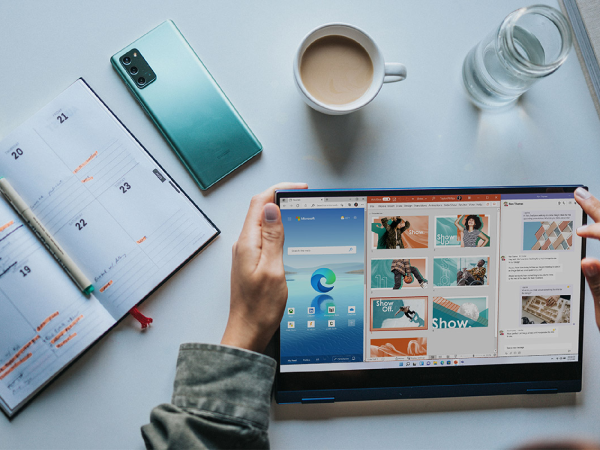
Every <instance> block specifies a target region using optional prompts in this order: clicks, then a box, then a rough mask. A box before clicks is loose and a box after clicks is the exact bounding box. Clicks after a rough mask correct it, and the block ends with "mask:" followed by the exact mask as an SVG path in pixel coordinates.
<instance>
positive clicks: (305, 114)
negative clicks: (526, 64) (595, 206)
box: [0, 0, 600, 449]
mask: <svg viewBox="0 0 600 450" xmlns="http://www.w3.org/2000/svg"><path fill="white" fill-rule="evenodd" d="M531 3H533V2H531V1H527V0H525V1H517V0H505V1H502V2H493V1H491V0H488V1H481V0H470V1H445V0H436V1H433V0H427V1H412V2H408V1H398V0H391V1H379V0H375V1H348V0H339V1H337V0H336V1H332V0H326V1H323V0H303V1H301V2H292V1H275V0H273V1H266V0H255V1H252V2H249V1H233V0H226V1H223V0H221V1H188V2H185V1H173V2H165V1H159V0H148V1H146V2H140V1H122V0H118V1H117V0H110V1H109V0H107V1H103V2H80V1H76V0H70V1H68V0H64V1H60V2H2V3H1V4H0V135H1V136H3V135H6V134H7V133H8V132H9V131H10V130H12V129H13V128H15V127H16V126H17V125H18V124H20V123H21V122H22V121H24V120H25V119H27V118H28V117H29V116H30V115H31V114H33V113H35V112H36V111H37V110H38V109H39V108H41V107H42V106H44V105H45V104H46V103H47V102H48V101H49V100H51V99H52V98H53V97H54V96H56V95H57V94H58V93H59V92H61V91H62V90H63V89H64V88H66V87H67V86H68V85H69V84H71V83H72V82H73V81H74V80H75V79H76V78H78V77H80V76H83V77H84V78H85V79H86V80H87V81H88V82H89V83H90V85H91V86H92V87H93V88H94V89H95V90H96V92H98V94H99V95H100V96H101V97H102V98H103V99H104V101H105V102H106V103H107V104H108V105H109V106H110V107H111V108H112V109H113V111H114V112H115V113H116V114H117V115H118V116H119V117H120V118H121V120H123V122H124V123H125V124H126V125H127V126H128V127H129V128H130V130H131V131H132V132H133V133H134V134H135V135H136V136H137V137H138V138H139V139H140V140H141V141H142V142H143V144H144V145H145V146H146V147H147V148H148V149H149V150H150V151H151V152H152V153H153V154H154V156H155V157H156V158H157V159H158V160H159V161H160V163H161V164H163V165H164V167H165V168H166V170H167V171H168V172H169V173H170V174H171V175H172V176H173V177H175V178H176V179H177V180H178V182H179V183H180V184H181V185H182V187H183V188H184V189H185V190H186V191H187V192H188V193H189V194H190V195H191V196H192V198H193V199H194V200H195V201H196V202H197V203H198V205H199V206H200V207H201V208H203V209H204V211H205V212H206V213H207V214H208V215H209V216H210V217H211V218H212V219H213V220H214V221H215V223H216V224H217V225H218V226H219V227H220V228H221V230H222V231H223V234H222V236H221V237H219V239H218V240H217V241H216V242H215V243H213V244H212V245H211V246H210V247H209V248H208V249H206V251H205V252H204V253H203V254H201V255H199V256H198V257H197V258H196V259H195V260H193V261H192V262H191V263H189V264H188V265H187V267H185V269H184V270H183V271H181V273H179V274H178V275H177V276H175V277H174V278H173V279H172V280H170V281H169V282H168V283H167V284H166V285H165V286H163V287H162V288H161V289H160V290H159V291H158V292H157V293H155V294H154V295H153V296H152V297H151V298H150V299H149V300H147V301H146V303H145V304H144V305H143V307H142V310H143V311H144V312H145V313H147V314H148V315H149V316H151V317H153V318H154V320H155V322H154V324H153V326H152V328H151V329H150V330H148V331H147V332H145V333H141V332H140V331H139V326H138V325H136V323H134V321H133V320H132V319H127V320H125V321H124V322H123V323H121V324H120V325H119V326H118V327H117V328H116V329H115V330H114V331H112V332H111V333H110V334H109V335H108V336H107V337H106V338H105V339H104V340H103V341H102V342H101V343H100V344H98V345H96V347H95V348H94V349H92V350H91V351H89V352H88V353H87V354H86V355H85V356H84V357H83V358H81V359H80V360H79V361H78V362H77V363H76V364H74V365H73V367H71V368H70V369H69V370H68V371H67V373H65V374H64V375H63V376H61V377H60V378H59V379H58V380H57V381H55V382H54V383H53V384H52V385H51V386H50V387H49V388H48V389H46V390H45V391H44V392H43V393H42V394H41V395H40V396H39V397H38V398H37V399H36V400H35V401H34V402H33V403H32V404H31V405H29V406H28V407H27V408H26V409H25V410H24V411H23V412H22V413H21V414H20V415H19V416H18V417H17V418H16V419H15V420H13V421H12V422H9V421H8V420H6V419H5V418H4V417H1V416H0V448H28V449H31V448H73V449H82V448H86V449H87V448H141V447H142V446H143V442H142V439H141V436H140V432H139V427H140V425H142V424H144V423H146V421H147V420H148V416H149V412H150V409H151V408H152V407H153V406H154V405H156V404H158V403H161V402H167V401H169V400H170V396H171V386H172V381H173V375H174V372H175V360H176V356H177V349H178V345H179V343H181V342H186V341H204V342H218V341H219V340H220V337H221V334H222V332H223V330H224V328H225V323H226V320H227V314H228V309H229V269H230V258H231V257H230V255H231V251H230V250H231V246H232V244H233V243H234V241H235V240H236V238H237V236H238V234H239V232H240V229H241V226H242V221H243V219H244V217H245V213H246V210H247V206H248V203H249V201H250V197H251V196H252V194H254V193H256V192H259V191H262V190H264V189H265V188H266V187H268V186H270V185H272V184H274V183H276V182H278V181H281V180H290V181H306V182H308V183H309V185H310V186H311V187H314V188H335V187H339V188H342V187H404V186H457V185H463V186H464V185H516V184H544V183H557V184H567V183H585V184H588V185H589V186H590V188H591V190H592V192H594V193H596V194H600V170H599V169H600V123H599V120H598V116H597V114H596V111H595V109H594V105H593V103H592V100H591V98H590V95H589V92H588V88H587V86H586V84H585V81H584V77H583V74H582V71H581V68H580V66H579V62H578V60H577V57H576V54H575V52H574V51H573V52H572V53H571V55H570V57H569V60H568V61H567V62H566V64H565V65H564V67H562V68H561V69H560V70H559V71H558V72H557V73H556V74H554V75H552V76H551V77H549V78H548V79H546V80H543V81H541V82H540V83H539V84H537V85H536V86H535V87H534V88H533V89H531V91H530V92H529V93H527V94H526V95H525V97H524V98H523V99H522V102H521V103H520V104H519V106H518V107H516V108H515V109H513V110H512V111H510V112H508V113H504V114H501V115H486V114H480V113H479V112H478V111H477V110H476V109H475V108H473V107H472V106H471V105H470V104H469V103H468V101H467V100H466V98H465V97H464V95H463V92H462V85H461V83H462V81H461V65H462V61H463V58H464V56H465V55H466V54H467V52H468V51H469V50H470V48H471V47H472V46H473V45H475V43H476V42H478V41H479V40H480V39H481V38H482V37H483V36H484V35H485V34H486V33H487V32H489V31H490V30H491V29H492V28H493V27H495V26H497V25H498V24H499V23H500V21H501V20H502V19H503V18H504V17H505V16H506V15H507V14H508V13H509V12H511V11H512V10H514V9H516V8H518V7H521V6H525V5H527V4H531ZM542 3H543V2H542ZM549 3H550V4H552V5H554V6H556V7H558V4H557V3H556V2H555V1H551V2H549ZM167 18H171V19H173V20H174V21H175V23H176V24H177V25H178V26H179V28H180V29H181V31H182V32H183V34H184V35H185V36H186V37H187V39H188V40H189V42H190V43H191V45H192V46H193V47H194V48H195V49H196V51H197V52H198V54H199V55H200V57H201V58H202V59H203V61H204V62H205V63H206V65H207V66H208V68H209V69H210V71H211V72H212V73H213V75H214V76H215V78H216V79H217V80H218V81H219V83H220V84H221V86H222V87H223V89H224V90H225V92H226V93H227V94H228V96H229V97H230V98H231V100H232V101H233V103H234V104H235V105H236V107H237V108H238V109H239V111H240V113H241V114H242V116H243V117H244V118H245V119H246V121H247V122H248V124H249V125H250V127H251V128H252V129H253V131H254V132H255V133H256V135H257V136H258V138H259V139H260V140H261V142H262V143H263V145H264V154H263V155H262V157H261V158H260V159H258V160H256V161H255V162H253V163H251V164H249V165H248V166H247V167H246V168H245V169H243V170H242V171H240V172H238V173H236V174H235V175H233V176H230V177H228V178H227V179H226V180H225V181H224V182H221V183H219V185H218V186H217V187H215V188H214V189H212V190H211V191H209V192H208V193H206V194H203V193H202V192H200V190H198V189H197V188H196V186H195V184H194V182H193V181H192V179H191V178H190V177H189V176H188V174H187V173H186V171H185V170H184V168H183V167H182V166H181V164H180V163H179V161H178V160H177V158H176V157H175V156H174V155H173V153H172V152H171V150H170V149H169V147H168V146H167V144H166V143H165V141H164V140H163V139H162V137H161V136H160V134H159V133H158V132H157V130H156V129H155V128H154V126H153V125H152V124H151V122H150V121H149V120H148V118H147V117H146V116H145V115H144V114H143V113H142V111H141V109H140V108H139V106H138V105H137V104H136V102H135V101H134V99H133V98H132V96H131V95H130V94H129V93H128V91H127V90H126V88H125V86H124V84H123V83H122V82H121V81H120V79H119V78H118V76H117V75H116V73H114V71H113V69H112V68H111V66H110V63H109V58H110V56H111V55H112V54H113V53H115V52H116V51H118V50H120V49H121V48H123V47H124V46H125V45H127V44H129V43H130V42H131V41H133V40H134V39H136V38H137V37H139V36H140V35H142V34H143V33H145V32H147V31H148V30H150V29H151V28H153V27H154V26H156V25H157V24H159V23H160V22H162V21H163V20H165V19H167ZM332 21H341V22H348V23H352V24H355V25H357V26H359V27H361V28H363V29H365V30H366V31H367V32H369V33H370V34H371V35H372V36H373V38H374V39H375V40H376V41H377V42H378V43H379V45H380V47H381V49H382V51H383V53H384V55H385V58H386V59H387V60H388V61H390V62H396V61H397V62H402V63H404V64H406V66H407V68H408V78H407V80H406V81H403V82H401V83H397V84H392V85H386V86H384V87H383V89H382V91H381V93H380V95H379V96H378V97H377V98H376V99H375V101H374V102H373V103H372V104H370V105H369V106H368V107H367V108H365V109H364V110H362V111H360V112H359V113H356V114H354V115H351V116H345V117H327V116H323V115H320V114H319V113H316V112H314V111H312V110H310V109H309V108H308V107H306V106H305V105H304V103H303V102H302V100H301V99H300V97H299V96H298V94H297V93H296V91H295V87H294V84H293V78H292V58H293V55H294V52H295V50H296V47H297V45H298V44H299V42H300V40H301V39H302V37H303V36H304V35H305V33H307V32H308V31H309V30H311V29H312V28H313V27H315V26H317V25H320V24H322V23H326V22H332ZM390 161H393V162H394V164H390ZM588 253H589V254H590V255H592V256H600V247H599V246H598V245H597V244H596V243H590V244H589V245H588ZM586 303H587V304H586V321H585V322H586V323H585V326H586V329H585V343H584V353H585V363H584V383H583V392H582V393H581V394H577V395H575V394H572V395H566V394H565V395H555V396H539V397H538V396H526V397H525V396H513V397H499V398H468V399H461V398H456V399H440V400H403V401H383V402H367V403H350V404H328V405H310V406H308V405H304V406H300V405H294V406H281V407H280V406H275V407H274V408H273V421H272V423H271V429H270V433H271V440H272V446H273V448H440V447H446V448H467V447H473V448H481V447H496V448H506V447H509V446H514V445H517V444H519V443H522V442H523V441H525V440H527V439H535V438H563V437H570V436H571V437H574V436H578V435H582V434H583V435H587V436H589V437H592V438H595V439H596V440H599V441H600V426H598V418H599V417H600V386H599V384H600V334H599V333H598V330H597V329H596V327H595V323H594V320H593V306H592V301H591V298H588V299H587V301H586ZM0 314H1V311H0Z"/></svg>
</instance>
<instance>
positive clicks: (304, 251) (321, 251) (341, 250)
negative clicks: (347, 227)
mask: <svg viewBox="0 0 600 450" xmlns="http://www.w3.org/2000/svg"><path fill="white" fill-rule="evenodd" d="M355 253H356V246H355V245H337V246H334V247H288V255H351V254H355Z"/></svg>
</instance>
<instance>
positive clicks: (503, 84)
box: [463, 5, 573, 110]
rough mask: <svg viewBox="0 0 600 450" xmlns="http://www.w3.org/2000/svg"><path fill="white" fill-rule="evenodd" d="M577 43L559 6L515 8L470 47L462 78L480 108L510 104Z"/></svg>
mask: <svg viewBox="0 0 600 450" xmlns="http://www.w3.org/2000/svg"><path fill="white" fill-rule="evenodd" d="M572 45H573V37H572V34H571V28H570V26H569V23H568V21H567V19H566V18H565V17H564V16H563V15H562V14H561V13H560V11H558V10H556V9H555V8H552V7H550V6H545V5H534V6H528V7H526V8H521V9H518V10H516V11H513V12H512V13H510V14H509V15H508V16H507V17H506V18H505V19H504V21H503V22H502V23H501V24H500V26H499V27H498V28H497V29H495V30H494V31H492V32H491V33H490V34H488V35H487V36H486V37H485V38H484V39H483V40H482V41H481V42H479V43H478V44H477V45H476V46H475V47H473V49H472V50H471V51H470V52H469V54H468V55H467V57H466V58H465V61H464V64H463V82H464V85H465V88H466V90H467V93H468V94H469V96H470V99H471V101H472V102H473V103H474V104H475V105H477V106H478V107H479V108H481V109H487V110H494V109H496V110H497V109H505V108H508V107H510V106H512V105H513V104H514V103H516V101H517V99H518V98H519V96H521V94H523V93H524V92H525V91H527V90H528V89H529V88H530V87H531V86H532V85H533V84H534V83H535V82H537V81H539V80H540V79H541V78H544V77H547V76H548V75H550V74H551V73H553V72H555V71H556V70H557V69H558V68H559V67H560V66H561V65H562V63H564V62H565V60H566V59H567V56H568V54H569V51H570V50H571V47H572Z"/></svg>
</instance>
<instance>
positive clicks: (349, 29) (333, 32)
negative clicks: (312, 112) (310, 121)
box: [294, 23, 406, 115]
mask: <svg viewBox="0 0 600 450" xmlns="http://www.w3.org/2000/svg"><path fill="white" fill-rule="evenodd" d="M325 36H344V37H347V38H350V39H353V40H355V41H356V42H358V43H359V44H360V45H361V46H362V47H363V48H364V49H365V50H366V51H367V53H368V54H369V57H370V58H371V62H372V63H373V81H372V82H371V85H370V86H369V87H368V88H367V90H366V92H365V93H364V94H363V95H362V96H361V97H360V98H358V99H357V100H354V101H353V102H350V103H345V104H343V105H332V104H327V103H323V102H321V101H319V100H317V99H316V98H315V97H314V96H313V95H311V93H310V92H309V91H308V90H307V89H306V87H305V86H304V83H303V82H302V78H301V77H300V63H301V61H302V56H303V55H304V52H305V51H306V49H307V48H308V46H309V45H310V44H312V43H313V42H315V41H316V40H317V39H320V38H322V37H325ZM405 78H406V67H405V66H404V65H403V64H400V63H386V62H385V61H384V59H383V55H382V54H381V51H380V50H379V47H377V44H376V43H375V41H373V39H371V37H370V36H369V35H368V34H367V33H365V32H364V31H362V30H361V29H359V28H357V27H355V26H353V25H348V24H345V23H330V24H326V25H321V26H320V27H317V28H315V29H314V30H312V31H311V32H310V33H308V34H307V35H306V36H305V38H304V39H302V42H301V43H300V46H299V47H298V51H297V52H296V57H295V58H294V79H295V80H296V86H297V87H298V90H299V91H300V95H301V96H302V99H303V100H304V101H305V102H306V104H307V105H308V106H310V107H311V108H313V109H316V110H317V111H319V112H322V113H325V114H331V115H342V114H349V113H351V112H354V111H357V110H359V109H360V108H362V107H363V106H365V105H367V104H369V103H370V102H371V100H373V99H374V98H375V97H376V96H377V94H378V93H379V90H380V89H381V86H383V83H392V82H396V81H402V80H404V79H405Z"/></svg>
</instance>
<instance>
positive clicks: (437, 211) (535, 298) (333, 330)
mask: <svg viewBox="0 0 600 450" xmlns="http://www.w3.org/2000/svg"><path fill="white" fill-rule="evenodd" d="M573 190H574V187H572V188H563V189H555V188H553V189H549V188H537V189H536V188H528V189H521V190H519V189H515V188H511V189H507V188H504V189H502V188H496V189H494V188H486V189H472V188H471V189H462V190H461V189H447V190H418V191H417V190H414V191H411V190H404V191H402V190H394V191H392V190H390V191H372V192H369V191H362V192H361V191H329V192H327V191H321V192H312V193H311V192H310V191H308V192H302V193H301V194H298V191H296V192H285V193H278V203H279V205H280V208H281V215H282V220H283V225H284V229H285V245H284V257H283V261H284V266H285V272H286V280H287V285H288V291H289V295H288V302H287V306H286V310H285V313H284V317H283V320H282V322H281V327H280V334H279V365H280V366H279V370H280V373H281V374H285V373H308V372H329V371H348V370H352V371H354V370H367V371H371V370H378V369H390V368H393V369H396V370H400V369H402V370H406V369H407V368H431V369H433V368H436V369H438V370H439V369H441V368H442V367H448V366H451V367H456V366H458V367H464V366H481V365H498V364H501V365H506V364H531V363H554V362H556V363H559V362H577V361H579V357H580V345H581V339H580V338H581V326H580V324H581V315H582V311H581V305H582V301H581V300H582V294H581V292H582V275H581V268H580V261H581V258H582V239H581V238H579V237H578V236H577V234H576V233H575V230H576V229H577V227H579V226H581V225H582V223H583V221H584V215H583V212H582V210H581V208H580V207H579V205H578V204H577V203H576V202H575V200H574V198H573ZM549 191H550V192H549ZM551 191H554V192H551ZM556 191H562V192H556Z"/></svg>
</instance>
